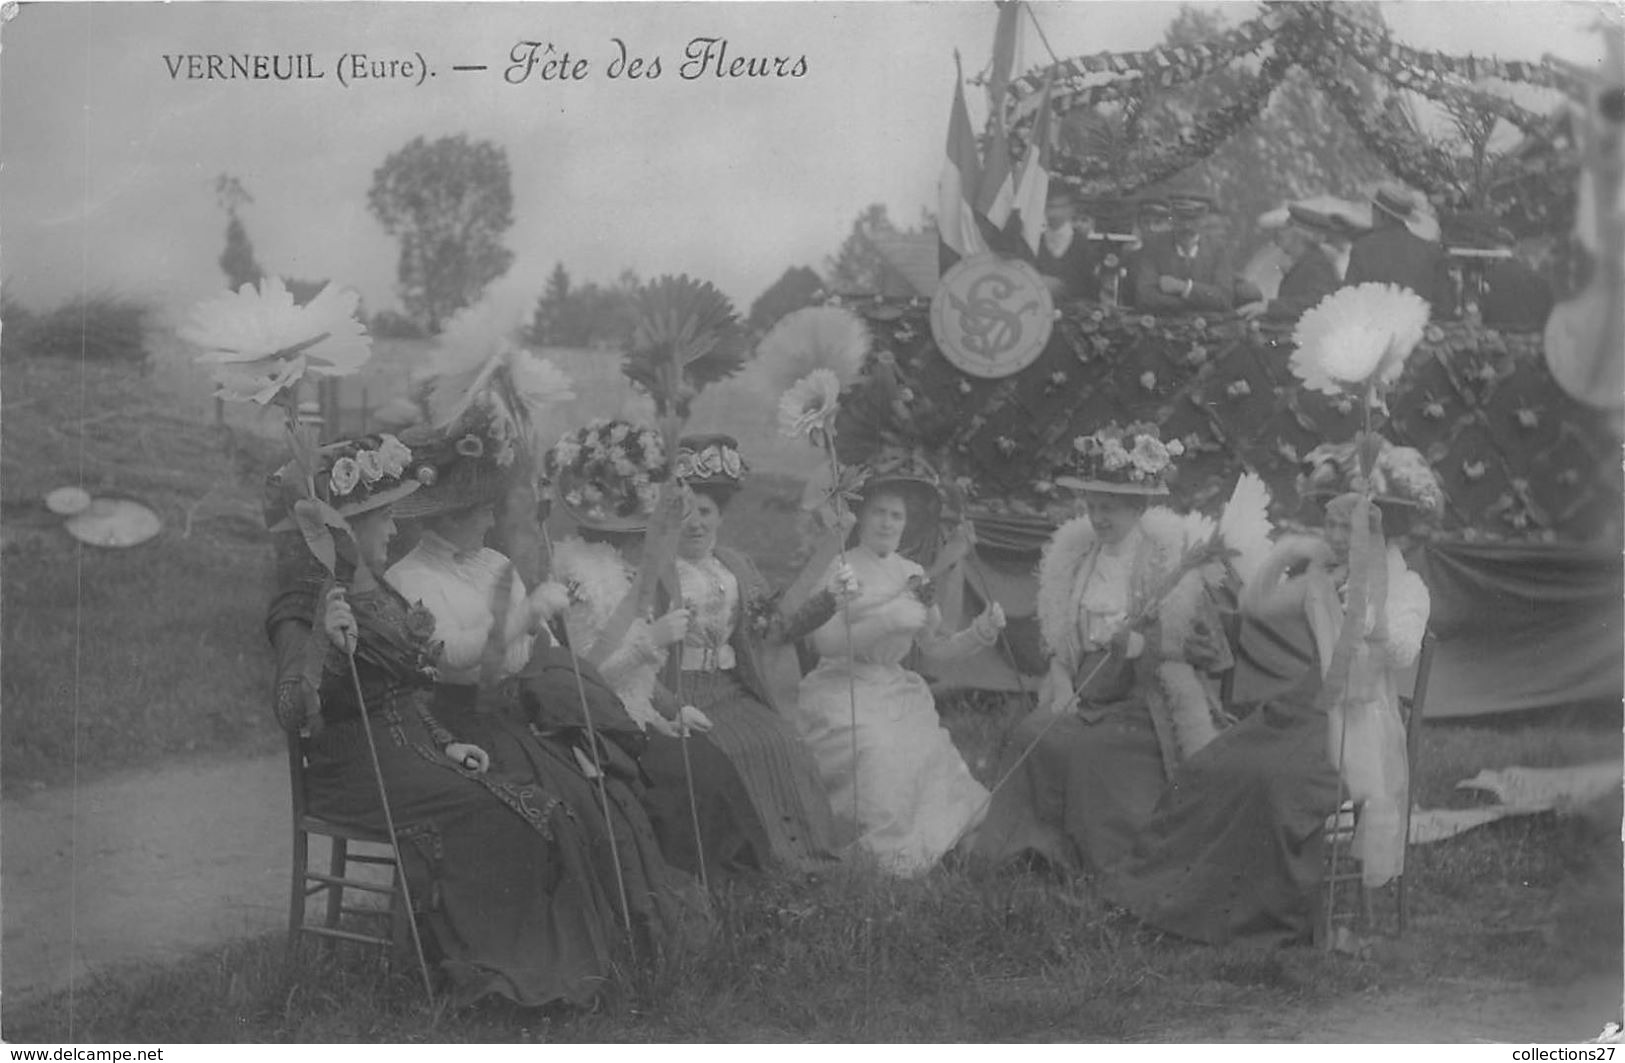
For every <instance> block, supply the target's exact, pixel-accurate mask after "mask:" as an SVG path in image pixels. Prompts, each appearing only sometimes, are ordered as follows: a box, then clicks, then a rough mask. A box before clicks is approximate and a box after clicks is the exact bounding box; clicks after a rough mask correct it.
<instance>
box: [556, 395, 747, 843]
mask: <svg viewBox="0 0 1625 1063" xmlns="http://www.w3.org/2000/svg"><path fill="white" fill-rule="evenodd" d="M663 451H664V448H663V445H662V442H661V440H660V437H659V434H658V433H656V432H655V431H654V430H653V429H647V428H639V427H637V426H636V425H632V424H630V423H628V422H625V421H614V422H607V421H595V422H594V423H593V424H591V425H589V426H588V427H586V428H584V429H582V430H580V431H579V432H574V433H571V434H569V435H567V436H565V437H564V439H562V440H560V441H559V443H558V444H557V445H556V446H554V448H553V449H552V450H551V451H550V452H549V453H548V459H547V460H548V465H547V467H548V469H549V471H550V473H551V475H552V476H553V490H554V496H555V499H556V500H557V502H558V504H559V507H560V509H561V510H563V511H564V513H565V515H566V516H568V517H570V518H571V519H572V520H573V521H574V522H575V524H576V527H577V530H578V531H579V533H580V535H579V537H572V538H568V539H565V540H563V541H561V542H559V543H557V544H555V546H554V548H553V557H552V571H551V574H550V576H551V581H552V582H554V583H557V584H559V585H561V586H562V587H563V588H564V594H565V598H566V601H567V606H566V609H565V613H564V622H565V630H566V637H567V638H568V640H569V643H570V646H571V648H572V649H573V651H574V652H575V653H576V654H578V655H579V656H580V658H581V659H582V660H584V661H586V662H587V663H588V664H590V665H592V666H594V667H595V668H596V669H597V671H598V673H599V674H600V675H601V676H602V677H603V678H604V681H605V682H606V683H608V684H609V686H610V688H611V689H613V690H614V692H615V694H616V695H617V696H618V697H619V698H620V700H621V702H622V704H623V705H624V706H625V708H626V711H627V713H628V715H629V716H631V718H632V719H633V721H635V722H636V724H637V725H638V726H639V727H640V728H642V729H643V731H644V735H645V737H646V745H645V747H644V749H643V752H642V754H641V756H640V758H639V763H640V765H641V766H642V769H643V772H644V774H645V775H646V776H647V778H648V780H649V786H648V788H647V789H646V791H645V792H644V795H643V798H644V805H645V807H646V808H647V809H648V812H649V818H650V820H651V822H652V823H653V825H654V829H655V833H656V836H657V837H658V838H659V840H660V846H661V850H662V851H663V852H664V853H665V854H666V858H667V860H668V861H669V862H670V863H672V864H674V865H675V866H677V867H680V868H682V869H683V870H685V871H688V872H691V873H699V872H701V871H704V872H706V873H707V874H708V875H709V874H713V873H721V874H729V873H734V872H742V871H748V870H754V869H760V868H762V867H764V866H766V865H767V863H768V862H769V860H770V858H771V856H772V846H771V843H770V842H769V840H768V834H767V830H766V828H765V827H764V826H763V824H762V821H761V817H760V816H759V815H758V814H757V812H756V806H755V804H754V803H753V802H752V801H751V798H750V794H749V791H748V790H747V789H746V787H745V784H744V782H743V780H742V779H741V778H740V776H739V773H738V771H737V769H736V768H735V767H734V765H733V762H732V761H731V760H730V759H729V757H728V756H727V754H725V753H724V752H723V751H722V749H721V748H719V747H718V746H717V744H716V743H714V742H713V741H711V739H710V736H709V735H706V734H704V733H696V732H703V731H707V730H709V729H710V728H711V721H710V720H709V719H708V718H706V717H705V715H704V714H703V713H699V712H697V711H696V710H695V709H694V708H693V707H692V706H686V705H680V704H679V703H678V702H677V701H676V700H675V698H674V697H673V696H672V694H671V693H670V692H669V691H667V690H666V689H665V688H664V687H662V686H661V684H660V681H659V675H660V671H661V669H662V667H663V666H665V664H666V660H667V654H668V652H669V650H670V648H671V647H672V646H673V645H676V644H678V643H681V642H682V641H683V639H684V638H685V636H686V635H687V634H688V628H689V622H690V621H689V617H690V614H689V611H688V610H687V609H683V608H675V609H666V610H665V611H664V612H663V613H662V615H661V616H660V618H659V619H657V620H650V619H648V617H649V616H650V615H651V614H652V613H653V612H654V611H655V608H656V606H659V605H661V604H662V602H661V599H662V598H664V604H666V605H669V604H670V601H671V597H670V588H657V587H655V581H656V580H657V579H658V578H659V574H660V572H661V570H662V569H665V568H667V566H668V563H669V558H670V557H671V556H672V555H673V554H675V552H676V541H677V537H678V535H679V534H680V533H681V528H682V524H683V519H684V515H685V511H684V507H683V504H682V499H681V495H680V493H679V492H677V491H675V490H672V489H671V488H670V487H668V488H666V489H665V497H664V499H663V500H662V497H661V492H662V489H661V488H660V487H658V486H656V485H655V483H654V482H653V481H654V479H656V478H658V477H659V476H661V475H663V474H664V471H665V461H664V452H663ZM628 469H630V470H633V471H631V472H627V471H626V470H628ZM691 781H692V784H693V794H694V800H693V802H692V803H691V802H690V798H689V784H690V782H691ZM696 819H697V820H698V822H697V823H696ZM696 835H698V838H696ZM701 846H703V849H702V848H701Z"/></svg>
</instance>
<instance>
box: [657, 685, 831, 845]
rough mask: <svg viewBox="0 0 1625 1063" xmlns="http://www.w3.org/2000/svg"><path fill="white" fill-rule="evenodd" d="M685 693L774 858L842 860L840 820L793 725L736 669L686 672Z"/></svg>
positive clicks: (809, 754)
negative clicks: (740, 785) (735, 776)
mask: <svg viewBox="0 0 1625 1063" xmlns="http://www.w3.org/2000/svg"><path fill="white" fill-rule="evenodd" d="M683 697H684V699H686V700H687V701H688V702H689V703H690V704H692V705H695V706H697V707H698V708H699V709H700V711H701V712H703V713H705V715H706V716H707V717H709V718H710V720H711V723H712V725H713V729H712V730H711V732H710V733H709V734H708V735H707V736H706V737H708V738H709V739H710V740H711V741H712V742H713V743H714V744H715V745H716V746H717V748H719V749H721V750H722V752H723V753H725V754H726V755H727V757H728V759H729V760H730V761H731V762H732V763H733V766H734V768H735V769H736V770H737V771H738V773H739V777H740V779H741V780H742V781H743V782H744V784H745V790H746V792H747V793H748V794H749V796H750V800H751V803H752V805H753V806H754V807H755V809H756V814H757V818H758V819H759V820H760V822H761V824H762V827H763V829H764V830H765V831H766V833H767V838H768V844H769V845H770V846H771V848H772V853H773V857H774V859H775V860H777V861H778V862H779V863H781V864H784V865H787V866H789V867H792V868H796V869H799V870H811V869H816V868H818V867H819V866H821V865H828V864H829V863H831V862H833V861H835V860H838V859H839V856H838V853H837V850H838V848H839V844H838V842H837V839H836V836H835V817H834V815H833V813H831V811H830V807H829V797H828V796H827V795H826V794H825V792H824V784H823V782H822V780H821V779H820V778H819V775H818V765H817V764H816V763H814V761H813V759H812V754H811V753H809V752H808V751H807V748H806V747H805V746H803V745H802V743H801V738H800V736H799V735H797V734H796V732H795V728H794V727H793V726H792V725H791V724H790V722H789V721H788V720H786V719H784V718H783V717H781V716H780V715H779V714H778V713H776V712H774V711H773V709H771V708H770V707H769V706H767V705H766V704H764V703H763V702H761V701H759V700H758V699H757V698H755V697H753V696H752V695H751V693H750V692H749V691H748V690H746V689H745V688H744V686H743V685H742V684H740V682H739V680H738V679H737V678H735V676H734V675H733V673H731V672H684V673H683Z"/></svg>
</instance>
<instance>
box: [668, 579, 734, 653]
mask: <svg viewBox="0 0 1625 1063" xmlns="http://www.w3.org/2000/svg"><path fill="white" fill-rule="evenodd" d="M677 579H678V582H679V583H681V584H682V588H683V605H684V606H685V607H686V608H687V609H688V610H689V623H688V636H687V637H686V638H684V639H683V668H684V670H686V671H707V672H709V671H718V670H720V671H724V672H726V671H731V670H732V669H733V668H734V666H735V665H737V664H738V663H739V662H738V661H737V660H736V659H735V654H734V648H733V647H732V646H730V645H729V642H730V641H731V640H732V639H733V634H734V616H735V614H736V612H737V611H738V609H739V580H738V579H737V578H736V577H735V576H734V574H733V573H732V572H730V571H729V570H728V566H727V565H724V564H723V563H722V562H721V561H718V560H717V559H716V556H715V555H714V554H713V555H709V556H707V557H705V558H704V559H702V560H700V561H689V560H687V559H686V558H681V557H679V558H678V559H677Z"/></svg>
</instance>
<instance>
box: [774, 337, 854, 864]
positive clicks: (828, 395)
mask: <svg viewBox="0 0 1625 1063" xmlns="http://www.w3.org/2000/svg"><path fill="white" fill-rule="evenodd" d="M840 409H841V382H840V379H839V378H838V377H836V375H835V373H834V372H833V371H831V370H829V369H814V370H813V371H812V372H810V373H808V374H807V375H806V376H804V377H802V378H801V379H800V380H798V381H796V382H795V383H794V384H792V385H790V387H789V388H788V389H787V390H786V391H785V392H784V394H783V395H781V396H780V397H779V431H780V433H782V434H783V435H785V436H786V437H788V438H790V439H806V440H807V441H808V442H810V443H812V444H813V445H814V446H818V447H822V448H823V451H824V455H825V457H827V458H828V459H829V476H830V479H829V484H830V489H829V493H828V495H827V496H826V497H825V502H826V503H827V504H828V505H829V506H830V508H831V510H832V511H833V513H834V515H835V525H836V530H837V534H840V531H839V529H840V524H841V521H840V518H841V516H842V515H843V514H844V513H846V512H847V511H848V507H847V497H846V496H847V493H848V492H847V490H843V486H851V487H854V488H855V486H856V484H855V483H853V482H852V481H850V480H849V478H846V477H843V476H842V474H841V460H840V457H839V456H838V455H837V454H836V452H835V418H836V415H837V414H839V413H840ZM838 556H839V558H840V564H841V566H842V568H843V569H844V568H845V566H846V543H845V541H844V540H843V541H842V542H841V543H840V545H839V553H838ZM841 621H842V625H843V626H844V627H845V629H846V656H847V658H848V660H851V659H852V658H853V657H854V656H855V654H854V651H853V646H852V607H851V604H850V603H849V602H847V601H846V600H845V598H844V597H843V598H842V600H841ZM846 685H847V700H848V703H849V705H850V707H851V720H850V723H851V733H852V822H853V824H854V826H855V827H856V829H857V830H859V831H860V832H861V831H862V829H863V827H862V822H863V821H862V805H861V804H860V803H859V800H858V686H857V677H856V676H855V674H854V673H853V671H852V669H851V668H848V669H847V673H846Z"/></svg>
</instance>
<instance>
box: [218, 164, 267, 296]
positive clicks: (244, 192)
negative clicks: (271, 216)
mask: <svg viewBox="0 0 1625 1063" xmlns="http://www.w3.org/2000/svg"><path fill="white" fill-rule="evenodd" d="M214 198H215V202H217V203H218V204H219V205H220V209H221V210H223V211H225V212H226V248H225V250H224V251H221V252H220V259H219V262H220V270H221V272H222V273H224V274H225V275H226V283H227V284H228V285H229V286H230V287H231V290H232V291H236V290H237V289H239V288H241V287H242V286H243V285H245V284H258V283H259V280H260V278H261V277H262V276H264V275H265V271H264V270H262V269H260V264H259V263H258V262H257V261H255V259H254V245H253V244H252V243H251V242H250V241H249V239H248V230H247V229H245V228H244V227H243V220H242V218H241V217H239V216H238V211H239V210H240V209H241V208H242V207H244V206H246V205H247V204H249V203H252V202H254V197H253V196H251V195H249V194H248V189H246V188H244V187H243V183H242V182H241V181H239V180H238V179H237V178H235V177H233V176H231V175H230V174H224V173H223V174H221V175H220V176H219V177H216V178H215V179H214Z"/></svg>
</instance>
